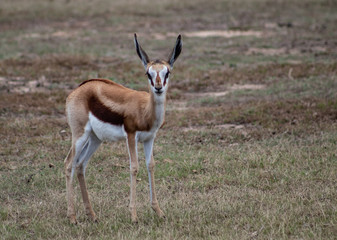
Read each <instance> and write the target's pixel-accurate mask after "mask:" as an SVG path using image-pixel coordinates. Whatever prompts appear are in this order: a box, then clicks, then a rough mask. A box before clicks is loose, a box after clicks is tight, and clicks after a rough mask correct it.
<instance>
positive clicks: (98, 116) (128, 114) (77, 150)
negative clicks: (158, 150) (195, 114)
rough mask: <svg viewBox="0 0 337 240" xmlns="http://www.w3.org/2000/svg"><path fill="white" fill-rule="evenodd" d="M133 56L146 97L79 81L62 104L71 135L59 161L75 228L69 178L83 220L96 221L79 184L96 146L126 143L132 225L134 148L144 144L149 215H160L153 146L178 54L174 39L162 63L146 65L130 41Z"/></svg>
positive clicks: (111, 85)
mask: <svg viewBox="0 0 337 240" xmlns="http://www.w3.org/2000/svg"><path fill="white" fill-rule="evenodd" d="M134 43H135V46H136V50H137V54H138V56H139V58H140V59H141V61H142V63H143V65H144V67H145V70H146V75H147V78H148V83H149V84H148V85H149V90H150V91H149V93H148V92H142V91H135V90H132V89H129V88H126V87H123V86H122V85H119V84H117V83H114V82H112V81H110V80H106V79H91V80H87V81H84V82H83V83H81V84H80V86H79V87H78V88H76V89H75V90H74V91H73V92H72V93H70V95H69V96H68V98H67V103H66V113H67V119H68V123H69V126H70V129H71V133H72V146H71V148H70V151H69V153H68V156H67V157H66V159H65V173H66V184H67V186H66V187H67V201H68V211H67V216H68V217H69V219H70V222H71V223H76V222H77V221H76V215H75V210H74V190H73V177H74V172H75V170H76V172H77V178H78V181H79V184H80V188H81V192H82V198H83V202H84V206H85V210H86V214H87V215H88V216H89V218H90V219H91V220H93V221H96V220H97V218H96V215H95V213H94V211H93V209H92V207H91V204H90V201H89V196H88V191H87V187H86V183H85V178H84V177H85V169H86V167H87V164H88V162H89V159H90V157H91V156H92V154H93V153H94V152H95V151H96V150H97V148H98V147H99V145H100V144H101V142H102V141H119V140H123V139H126V143H127V148H128V151H129V157H130V176H131V186H130V188H131V193H130V205H129V209H130V212H131V221H132V222H137V213H136V176H137V172H138V168H139V167H138V156H137V143H138V142H142V143H143V144H144V151H145V159H146V167H147V171H148V176H149V184H150V200H151V205H152V209H153V210H154V211H155V212H156V214H157V215H158V216H159V217H164V213H163V212H162V210H161V209H160V208H159V204H158V201H157V197H156V192H155V184H154V165H155V163H154V159H153V142H154V139H155V137H156V133H157V131H158V129H159V128H160V127H161V126H162V124H163V122H164V116H165V104H166V103H165V102H166V91H167V89H168V83H169V75H170V71H171V69H172V68H173V64H174V62H175V61H176V60H177V58H178V56H179V54H180V52H181V49H182V40H181V35H179V36H178V38H177V41H176V45H175V47H174V48H173V50H172V52H171V54H170V56H169V58H168V60H167V61H163V60H156V61H150V59H149V57H148V56H147V54H146V53H145V51H144V50H143V49H142V48H141V46H140V45H139V43H138V41H137V35H136V34H135V35H134Z"/></svg>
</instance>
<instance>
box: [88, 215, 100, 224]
mask: <svg viewBox="0 0 337 240" xmlns="http://www.w3.org/2000/svg"><path fill="white" fill-rule="evenodd" d="M87 216H88V218H89V220H90V221H92V222H94V223H98V218H97V217H96V214H95V213H93V214H92V213H90V214H87Z"/></svg>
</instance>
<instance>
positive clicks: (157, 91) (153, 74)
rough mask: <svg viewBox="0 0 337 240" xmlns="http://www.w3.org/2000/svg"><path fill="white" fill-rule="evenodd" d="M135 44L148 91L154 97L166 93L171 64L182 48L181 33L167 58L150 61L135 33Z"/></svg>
mask: <svg viewBox="0 0 337 240" xmlns="http://www.w3.org/2000/svg"><path fill="white" fill-rule="evenodd" d="M134 41H135V46H136V50H137V54H138V56H139V58H140V60H141V61H142V63H143V65H144V68H145V71H146V76H147V78H148V81H149V87H150V91H151V92H152V93H153V95H154V96H155V97H162V96H165V95H166V91H167V89H168V83H169V79H170V72H171V70H172V69H173V64H174V62H175V61H176V60H177V58H178V57H179V55H180V53H181V49H182V45H183V43H182V40H181V35H179V36H178V38H177V41H176V44H175V46H174V48H173V50H172V52H171V53H170V55H169V57H168V59H167V60H155V61H151V60H150V59H149V57H148V55H147V54H146V52H145V51H144V50H143V49H142V47H141V46H140V44H139V43H138V40H137V35H136V34H135V39H134Z"/></svg>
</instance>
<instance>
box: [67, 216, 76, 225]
mask: <svg viewBox="0 0 337 240" xmlns="http://www.w3.org/2000/svg"><path fill="white" fill-rule="evenodd" d="M68 218H69V221H70V224H72V225H77V220H76V216H69V217H68Z"/></svg>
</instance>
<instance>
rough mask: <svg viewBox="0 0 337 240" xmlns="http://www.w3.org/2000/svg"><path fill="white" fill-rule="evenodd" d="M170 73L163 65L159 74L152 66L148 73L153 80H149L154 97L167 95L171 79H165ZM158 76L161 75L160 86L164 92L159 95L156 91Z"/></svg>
mask: <svg viewBox="0 0 337 240" xmlns="http://www.w3.org/2000/svg"><path fill="white" fill-rule="evenodd" d="M168 71H169V70H168V68H167V67H166V66H165V65H163V67H162V69H161V70H160V71H158V72H157V71H156V70H155V69H154V68H153V66H151V67H150V68H149V70H148V73H149V75H150V76H151V79H152V82H151V79H149V82H150V86H151V90H152V92H153V93H154V95H155V96H157V97H160V96H165V94H166V90H167V86H168V82H169V77H167V79H166V80H165V77H166V74H167V72H168ZM157 75H159V78H160V86H161V87H162V88H161V92H162V93H161V94H157V93H156V89H155V87H156V79H157ZM152 84H153V85H152Z"/></svg>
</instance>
